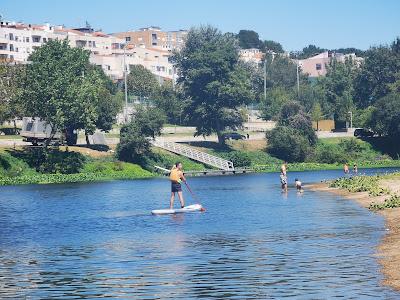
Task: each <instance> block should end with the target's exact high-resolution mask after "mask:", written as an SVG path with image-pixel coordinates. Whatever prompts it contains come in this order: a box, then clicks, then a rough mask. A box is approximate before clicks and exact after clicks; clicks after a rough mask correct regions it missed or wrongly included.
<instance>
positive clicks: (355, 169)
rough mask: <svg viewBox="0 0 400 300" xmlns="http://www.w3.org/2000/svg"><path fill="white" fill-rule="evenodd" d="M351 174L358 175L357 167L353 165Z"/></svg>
mask: <svg viewBox="0 0 400 300" xmlns="http://www.w3.org/2000/svg"><path fill="white" fill-rule="evenodd" d="M353 174H354V175H357V174H358V166H357V164H354V166H353Z"/></svg>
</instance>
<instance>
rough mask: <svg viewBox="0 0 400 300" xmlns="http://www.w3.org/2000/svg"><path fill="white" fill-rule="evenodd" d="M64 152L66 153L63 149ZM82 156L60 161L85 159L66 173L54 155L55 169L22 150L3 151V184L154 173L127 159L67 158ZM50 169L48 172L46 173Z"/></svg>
mask: <svg viewBox="0 0 400 300" xmlns="http://www.w3.org/2000/svg"><path fill="white" fill-rule="evenodd" d="M61 153H63V152H61ZM71 154H73V157H74V158H76V157H79V160H71V159H69V160H68V159H66V158H65V155H62V156H61V158H60V159H61V160H65V161H66V164H74V163H75V164H77V163H78V162H80V161H81V160H82V165H79V166H77V168H78V169H77V171H76V172H73V173H70V174H63V173H61V172H63V171H64V170H69V169H68V168H63V166H60V165H59V162H58V161H56V160H55V159H54V158H53V160H51V164H52V167H53V168H52V170H50V171H49V170H47V169H46V168H44V167H45V166H46V163H39V164H37V165H35V164H36V163H35V162H34V161H32V158H31V157H29V156H28V155H26V156H22V155H21V153H20V152H13V151H1V152H0V185H16V184H51V183H70V182H95V181H107V180H116V179H139V178H149V177H153V176H154V174H153V173H151V172H149V171H147V170H145V169H143V168H142V167H141V166H139V165H136V164H131V163H126V162H120V161H117V160H115V159H114V158H113V157H101V158H93V157H88V156H84V155H82V154H79V153H76V152H69V155H68V156H67V157H68V158H70V157H72V155H71ZM46 171H47V173H46Z"/></svg>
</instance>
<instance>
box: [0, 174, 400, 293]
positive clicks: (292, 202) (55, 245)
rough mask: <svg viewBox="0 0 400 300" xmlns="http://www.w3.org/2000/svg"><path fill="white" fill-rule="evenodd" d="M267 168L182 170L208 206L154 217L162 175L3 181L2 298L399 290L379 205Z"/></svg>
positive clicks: (162, 196)
mask: <svg viewBox="0 0 400 300" xmlns="http://www.w3.org/2000/svg"><path fill="white" fill-rule="evenodd" d="M321 174H323V176H324V178H326V177H327V176H329V174H331V175H332V176H334V175H335V174H336V173H335V172H332V173H329V172H323V173H321ZM276 176H277V175H276V174H259V175H251V176H237V177H208V178H195V179H192V187H193V188H195V191H196V192H197V193H198V196H199V197H200V198H201V199H203V204H204V205H205V206H206V207H207V212H206V213H205V214H197V213H196V214H187V215H179V216H164V217H153V216H151V215H149V214H148V212H149V211H150V210H151V209H154V208H159V207H165V206H167V205H168V188H169V186H168V183H167V182H166V181H163V180H143V181H123V182H109V183H102V184H77V185H57V186H46V187H43V186H41V187H38V186H30V187H29V186H25V187H12V188H11V187H9V188H7V187H3V188H1V189H2V190H1V194H0V212H1V213H0V226H1V228H2V230H1V231H0V298H10V299H18V298H25V297H26V298H32V299H77V298H79V299H93V298H105V297H109V298H124V299H126V298H132V299H191V298H207V299H213V298H215V299H221V298H229V299H274V298H275V299H280V298H285V297H288V298H295V299H327V298H334V297H342V298H345V299H379V298H380V299H396V298H399V297H400V295H399V294H397V293H395V292H394V291H392V290H390V289H388V288H385V287H382V286H380V285H379V281H380V280H381V279H382V278H381V275H380V273H379V269H378V265H377V263H376V261H375V258H374V255H373V254H374V253H373V251H374V247H375V246H376V245H377V243H378V240H379V238H380V237H381V236H382V234H383V222H382V219H381V218H380V217H379V216H377V215H374V214H371V213H370V212H368V211H367V210H364V209H362V208H360V207H358V206H357V205H356V204H354V203H352V202H350V201H344V200H343V199H341V198H339V197H336V196H331V195H325V194H318V193H313V192H307V191H306V193H304V195H302V196H301V197H299V196H298V195H297V194H296V193H295V192H292V191H289V194H288V195H287V196H286V195H282V194H281V193H280V189H279V182H277V178H276ZM296 176H298V177H300V178H302V180H303V181H304V182H307V180H310V181H311V180H314V181H315V180H318V179H319V178H318V177H315V176H316V175H312V176H314V177H312V176H311V175H310V174H309V173H296ZM310 176H311V177H310ZM187 200H188V201H190V200H189V199H187Z"/></svg>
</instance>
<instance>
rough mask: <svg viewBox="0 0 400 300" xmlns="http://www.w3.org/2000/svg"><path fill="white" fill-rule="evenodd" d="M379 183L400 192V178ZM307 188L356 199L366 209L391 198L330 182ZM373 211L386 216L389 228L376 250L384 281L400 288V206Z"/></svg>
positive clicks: (383, 180)
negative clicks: (355, 190)
mask: <svg viewBox="0 0 400 300" xmlns="http://www.w3.org/2000/svg"><path fill="white" fill-rule="evenodd" d="M379 185H380V186H382V187H385V188H387V189H389V190H390V192H391V193H397V194H400V178H395V179H382V180H381V181H380V182H379ZM307 188H308V189H310V190H313V191H320V192H329V193H333V194H336V195H340V196H343V197H344V198H347V199H351V200H355V201H356V202H357V203H358V204H360V205H361V206H363V207H365V208H366V209H368V207H369V205H370V204H371V203H372V202H374V203H382V202H383V201H384V200H385V199H387V198H389V195H384V196H377V197H373V196H370V195H369V194H368V192H357V193H351V192H348V191H347V190H344V189H338V188H331V187H329V183H316V184H312V185H308V186H307ZM371 213H379V214H382V215H383V216H384V218H385V228H386V230H387V233H386V235H385V236H384V238H383V239H382V241H381V243H380V244H379V246H378V248H377V251H376V252H377V256H378V258H379V263H380V265H381V266H382V273H383V275H384V280H383V282H382V283H383V284H384V285H387V286H390V287H392V288H394V289H395V290H400V267H399V266H400V208H390V209H389V208H387V209H384V210H380V211H377V212H371Z"/></svg>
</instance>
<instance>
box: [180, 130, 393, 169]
mask: <svg viewBox="0 0 400 300" xmlns="http://www.w3.org/2000/svg"><path fill="white" fill-rule="evenodd" d="M190 146H192V147H195V148H197V149H199V150H201V151H205V152H207V153H210V154H214V155H216V156H219V157H223V158H226V159H228V160H231V161H233V162H234V165H235V167H249V168H252V169H254V170H255V171H256V172H279V170H280V166H281V165H282V163H283V161H282V160H280V159H278V158H276V157H273V156H271V155H270V154H269V153H268V152H267V151H266V147H267V143H266V141H251V140H250V141H228V142H227V144H226V145H220V144H218V143H216V142H192V143H190ZM345 162H347V163H348V164H349V165H350V166H351V165H352V164H354V163H355V164H357V165H358V167H359V168H384V167H400V160H397V159H392V158H391V157H390V156H389V155H387V154H385V153H382V152H380V151H379V150H377V149H375V148H374V147H373V146H372V145H371V144H370V143H368V142H366V141H362V140H357V139H354V138H328V139H321V140H319V141H318V145H317V147H316V149H315V152H314V153H310V155H309V157H308V158H307V161H306V162H300V163H289V170H290V171H317V170H340V169H342V168H343V164H344V163H345ZM185 169H187V170H188V168H187V167H186V166H185Z"/></svg>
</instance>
